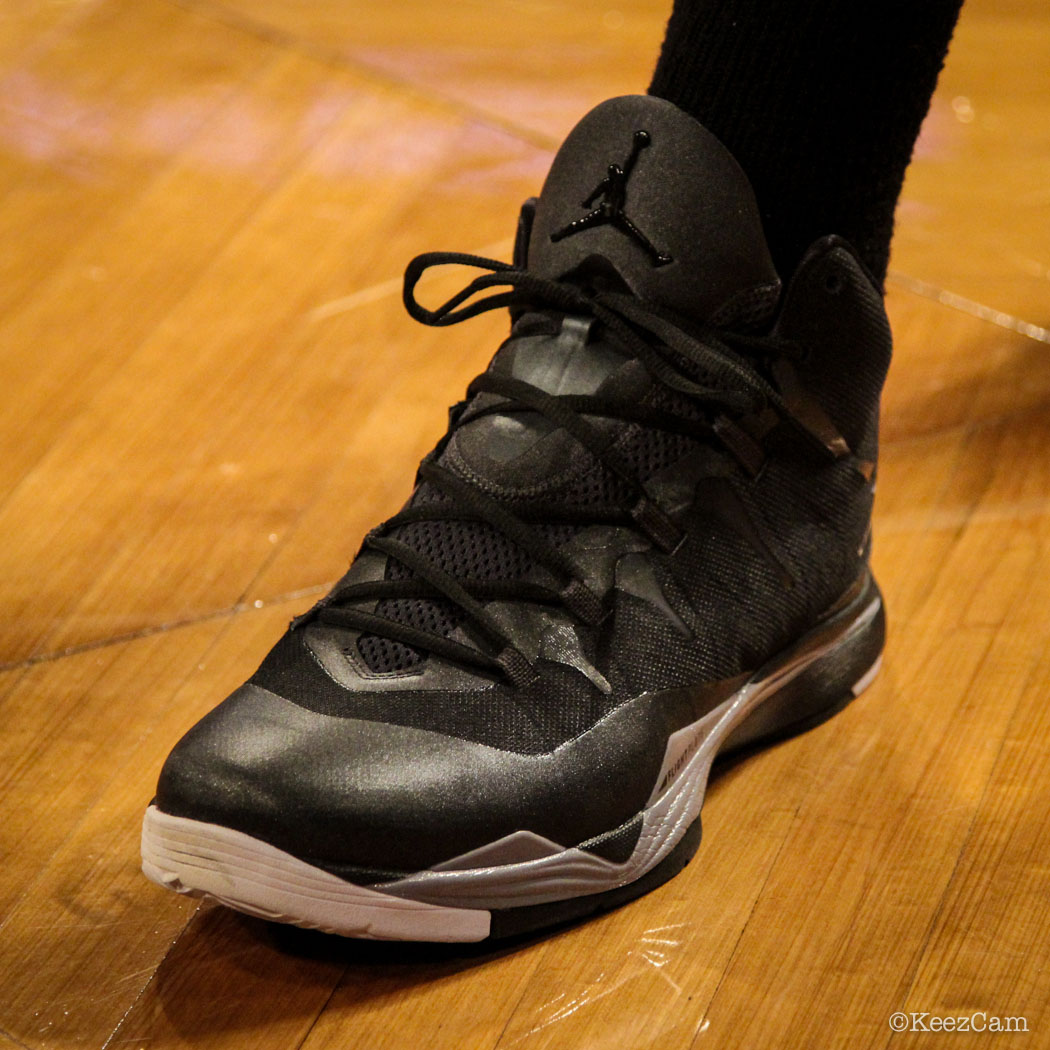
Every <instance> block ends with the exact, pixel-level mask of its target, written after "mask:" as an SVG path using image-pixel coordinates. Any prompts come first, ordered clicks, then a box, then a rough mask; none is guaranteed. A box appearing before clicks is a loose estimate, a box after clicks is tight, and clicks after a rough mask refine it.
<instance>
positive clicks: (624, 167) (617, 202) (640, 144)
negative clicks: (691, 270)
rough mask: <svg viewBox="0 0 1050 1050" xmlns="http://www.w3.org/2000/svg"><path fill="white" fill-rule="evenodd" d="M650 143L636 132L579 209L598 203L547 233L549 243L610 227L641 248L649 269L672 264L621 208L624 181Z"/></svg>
mask: <svg viewBox="0 0 1050 1050" xmlns="http://www.w3.org/2000/svg"><path fill="white" fill-rule="evenodd" d="M651 142H652V139H651V138H650V137H649V132H648V131H636V132H635V133H634V143H633V145H632V146H631V155H630V156H629V157H628V158H627V160H625V161H624V162H623V164H610V165H609V168H608V171H607V173H606V176H605V178H604V179H602V181H601V182H599V183H598V185H597V186H595V187H594V190H593V191H592V192H591V194H590V196H588V197H587V199H586V200H585V201H583V203H582V204H581V205H580V207H581V208H590V207H591V206H592V205H594V202H595V201H598V204H597V205H596V206H595V207H594V208H593V209H592V210H591V211H589V212H588V213H587V214H586V215H584V216H583V218H582V219H573V221H572V222H570V223H569V224H568V225H567V226H563V227H562V228H561V229H560V230H555V232H554V233H552V234H551V240H552V241H560V240H564V239H565V238H566V237H571V236H573V234H576V233H581V232H582V231H583V230H589V229H592V228H593V227H595V226H614V227H615V228H616V229H618V230H620V231H622V232H623V233H626V234H627V236H628V237H630V238H631V239H632V240H633V241H635V242H636V243H637V244H639V245H641V246H642V248H644V249H645V252H646V254H647V255H648V256H649V258H650V259H651V260H652V263H653V266H666V265H667V263H669V262H673V261H674V260H673V259H672V258H671V256H670V255H668V254H667V252H662V251H660V249H659V248H657V247H656V245H655V244H653V242H652V241H650V240H649V238H648V237H646V235H645V234H644V233H642V231H641V230H640V229H638V227H637V226H635V224H634V223H633V222H631V220H630V219H629V218H628V217H627V215H626V213H625V212H624V205H625V204H626V203H627V180H628V179H629V178H630V177H631V172H632V171H633V170H634V165H635V164H636V162H637V161H638V155H639V154H640V153H641V152H642V150H643V149H646V148H648V146H649V145H650V144H651Z"/></svg>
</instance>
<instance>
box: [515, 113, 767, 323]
mask: <svg viewBox="0 0 1050 1050" xmlns="http://www.w3.org/2000/svg"><path fill="white" fill-rule="evenodd" d="M596 263H597V264H598V265H600V266H602V267H607V266H609V265H611V266H612V267H613V268H614V269H615V270H616V272H617V273H618V274H619V276H620V278H621V279H622V280H623V281H624V283H626V284H627V286H628V287H629V288H630V289H631V291H632V292H633V293H634V294H635V295H637V296H638V298H639V299H642V300H643V301H646V302H649V303H653V304H657V305H661V306H665V307H669V308H671V309H672V310H675V311H678V312H679V313H682V314H685V315H687V316H691V317H695V318H698V319H701V320H708V319H711V318H712V317H717V319H718V320H720V321H723V322H726V323H732V322H733V321H735V320H737V319H739V318H742V317H743V318H749V317H750V318H754V316H755V315H756V313H757V314H762V313H766V312H769V311H770V310H771V309H772V307H773V305H774V304H775V302H776V299H777V296H778V293H779V280H778V278H777V274H776V270H775V269H774V268H773V261H772V259H771V257H770V254H769V249H768V248H767V246H766V241H765V236H764V234H763V232H762V220H761V218H760V216H759V211H758V205H757V204H756V202H755V196H754V193H753V191H752V189H751V185H750V183H749V182H748V180H747V176H746V175H745V174H744V172H743V171H742V170H741V168H740V166H739V165H738V164H737V162H736V161H735V160H734V159H733V157H732V155H731V154H730V153H729V151H728V150H727V149H726V148H725V147H724V146H723V145H722V143H721V142H719V141H718V139H717V138H715V136H714V135H712V134H711V133H710V132H709V131H707V129H706V128H704V127H702V126H701V125H700V124H699V123H697V121H696V120H694V119H693V118H692V117H690V116H689V115H688V114H687V113H684V112H683V111H682V110H680V109H679V108H678V107H677V106H675V105H673V104H672V103H670V102H667V101H665V100H664V99H660V98H655V97H654V96H651V95H628V96H624V97H622V98H614V99H610V100H609V101H607V102H603V103H602V104H601V105H600V106H598V107H597V108H596V109H594V110H592V111H591V112H590V113H589V114H588V115H587V116H585V117H584V118H583V120H581V121H580V123H579V124H577V125H576V127H575V128H574V129H573V131H572V132H571V133H570V134H569V137H568V138H567V139H566V140H565V142H564V144H563V145H562V147H561V149H560V150H559V151H558V153H557V156H555V158H554V163H553V165H552V167H551V170H550V174H549V175H548V176H547V181H546V182H545V183H544V186H543V192H542V194H541V195H540V198H539V202H538V204H537V208H536V215H535V219H534V222H533V226H532V233H531V236H530V238H529V247H528V268H529V269H530V270H531V271H533V272H534V273H537V274H539V275H540V276H542V277H547V278H552V279H560V278H563V277H565V276H567V275H569V274H571V273H572V272H573V271H577V270H582V271H584V272H586V270H587V269H588V268H589V267H591V266H594V265H595V264H596Z"/></svg>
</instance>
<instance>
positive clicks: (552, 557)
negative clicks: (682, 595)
mask: <svg viewBox="0 0 1050 1050" xmlns="http://www.w3.org/2000/svg"><path fill="white" fill-rule="evenodd" d="M450 263H454V264H459V265H465V266H472V267H477V268H481V269H484V270H486V271H487V272H486V273H483V274H482V275H481V276H479V277H477V278H475V279H474V280H473V281H471V282H470V284H468V285H467V286H466V287H465V288H463V289H462V290H461V291H459V292H458V293H457V294H455V295H454V296H452V298H450V299H449V300H448V301H447V302H445V303H443V304H442V305H441V306H439V307H437V309H434V310H428V309H426V308H425V307H423V306H422V305H421V304H420V303H419V302H418V300H417V299H416V297H415V288H416V285H417V284H418V282H419V279H420V277H421V276H422V275H423V273H424V271H425V270H427V268H428V267H431V266H441V265H446V264H450ZM494 287H505V288H507V289H508V290H506V291H501V292H496V293H493V294H489V295H485V296H481V297H477V296H478V293H480V292H483V291H485V290H486V289H490V288H494ZM404 302H405V307H406V309H407V310H408V312H409V314H411V316H412V317H414V318H415V319H416V320H417V321H420V322H422V323H423V324H426V325H433V326H445V325H452V324H456V323H457V322H459V321H463V320H466V319H467V318H469V317H474V316H476V315H478V314H480V313H483V312H485V311H487V310H494V309H499V308H502V307H509V308H510V309H511V311H512V313H515V312H517V314H518V316H520V315H521V314H522V313H523V312H524V311H525V310H526V309H527V310H546V311H553V312H554V313H555V314H559V313H560V314H563V315H569V316H581V315H582V316H584V317H589V318H593V319H594V321H596V322H598V323H600V324H601V325H602V326H603V327H604V331H605V333H606V334H607V336H610V337H612V338H613V339H614V340H615V341H617V342H619V343H620V344H622V346H623V347H624V348H625V349H626V350H627V351H628V352H629V353H630V354H631V355H633V356H634V357H636V358H637V359H638V360H639V361H640V362H641V363H642V364H643V365H644V367H645V368H646V370H647V371H648V372H649V373H650V375H651V376H652V377H653V378H654V379H656V380H657V381H659V382H660V383H663V384H664V385H666V386H667V387H670V388H671V389H672V390H675V391H677V392H679V393H680V394H685V395H687V396H688V397H689V398H690V399H691V400H693V401H694V402H697V403H699V404H700V405H701V406H702V407H703V409H704V412H703V414H702V417H701V418H700V419H699V420H698V419H696V418H692V417H690V418H686V417H685V416H682V415H678V414H675V413H672V412H667V411H662V410H661V411H658V410H656V409H652V408H648V407H646V406H644V405H639V404H637V403H625V402H624V401H621V400H616V399H613V398H608V397H603V396H601V395H554V394H549V393H547V392H546V391H544V390H541V389H539V388H538V387H535V386H532V385H531V384H529V383H526V382H523V381H522V380H519V379H514V378H510V377H507V376H499V375H494V374H492V373H483V374H482V375H480V376H479V377H478V378H476V379H475V380H474V381H473V382H472V383H471V384H470V387H469V388H468V390H467V398H466V400H465V401H464V402H462V403H461V406H459V409H458V411H455V412H454V413H453V418H452V422H451V424H450V427H449V431H448V433H447V434H446V435H445V437H444V438H443V439H442V442H441V443H440V444H439V445H438V448H437V449H436V450H435V451H434V452H432V453H431V454H430V455H428V456H427V457H426V458H425V459H424V460H423V462H422V464H421V465H420V468H419V473H418V476H417V483H418V482H425V483H426V484H427V485H429V486H431V487H432V488H433V489H434V490H435V491H436V492H437V493H439V494H440V495H441V497H443V498H441V499H438V500H431V501H427V502H424V503H421V504H419V505H413V506H409V507H408V508H406V509H405V510H403V511H401V512H400V513H399V514H396V515H394V517H392V518H390V519H388V520H387V521H386V522H384V523H383V524H382V525H380V526H379V527H378V528H376V529H374V530H373V531H372V532H370V533H369V534H368V536H367V537H366V538H365V540H364V543H363V544H362V551H364V550H366V549H370V550H374V551H378V552H380V553H381V554H384V555H386V556H387V558H390V559H394V560H396V561H397V562H400V563H401V565H402V566H403V567H404V568H405V569H407V570H408V572H409V573H410V575H409V576H408V578H405V579H382V580H374V581H369V582H364V583H354V584H344V585H341V586H339V587H337V588H336V589H335V590H333V591H332V593H331V594H329V595H328V596H327V597H326V598H325V599H323V600H322V601H321V602H320V603H319V604H318V605H317V606H315V607H314V609H313V610H311V612H310V613H308V614H307V615H306V616H305V617H303V618H301V620H300V621H297V626H298V625H300V624H302V623H305V622H310V621H311V620H314V619H316V620H318V621H320V622H322V623H326V624H331V625H333V626H339V627H345V628H350V629H353V630H357V631H361V632H364V633H367V634H374V635H379V636H381V637H386V638H388V639H392V640H394V641H398V642H401V643H402V644H404V645H406V646H409V647H411V648H414V649H417V650H421V651H423V652H429V653H431V654H433V655H435V656H438V657H441V658H443V659H446V660H449V661H451V662H453V663H456V664H459V665H461V666H465V667H468V668H471V669H474V670H477V671H480V672H482V673H484V674H489V675H493V676H495V677H498V678H503V679H506V680H508V681H510V682H511V683H513V684H515V685H522V684H525V683H526V682H528V681H530V680H531V679H532V678H533V677H534V672H533V669H532V667H531V665H530V663H529V661H528V659H527V658H526V657H525V656H524V655H523V654H522V652H521V651H520V650H519V649H518V648H517V647H516V646H515V644H514V640H513V638H512V637H511V635H510V633H509V632H508V630H507V629H506V627H505V626H503V625H502V624H501V623H500V622H499V620H498V619H497V618H496V617H495V616H493V615H492V613H491V612H490V611H489V610H488V609H487V608H486V603H487V602H492V601H515V602H529V603H536V604H540V605H546V606H555V607H560V608H562V609H564V610H566V611H567V612H568V613H569V614H570V615H571V616H572V617H573V618H575V619H577V620H578V621H580V622H582V623H584V624H587V625H590V626H595V625H597V624H598V623H600V622H601V620H602V619H603V618H604V616H605V614H606V608H605V605H604V603H603V601H602V599H601V598H599V596H598V595H596V594H595V593H594V592H593V591H592V590H591V588H590V587H589V586H588V584H587V582H586V580H585V578H584V574H583V572H582V570H581V568H580V567H579V566H578V565H577V564H576V563H575V562H574V561H573V559H572V558H571V557H569V555H568V554H566V553H565V552H564V551H563V550H561V549H560V548H559V547H557V546H555V545H554V544H553V543H552V542H550V541H549V540H548V539H547V538H546V537H545V536H544V534H543V533H542V531H541V530H539V529H537V528H536V525H537V524H544V525H553V524H570V525H574V526H579V527H583V526H586V525H598V524H604V525H610V524H611V525H619V526H627V527H631V528H633V529H635V530H637V531H638V532H640V533H642V534H643V535H644V536H645V537H646V538H647V539H648V540H649V541H650V542H651V543H652V544H653V545H654V546H656V547H658V548H659V549H661V550H662V551H665V552H670V551H673V550H674V549H675V547H677V545H678V543H679V542H680V541H681V538H682V533H681V530H680V529H679V526H678V525H677V524H676V522H675V521H674V520H672V518H671V517H669V516H668V515H667V514H666V513H665V511H664V510H663V509H662V508H661V507H660V506H659V505H658V504H657V503H656V502H655V501H654V500H653V499H652V498H651V497H650V495H649V494H648V492H647V491H646V488H645V486H644V484H643V483H642V481H641V480H640V479H639V477H638V475H637V472H636V471H635V469H634V468H633V467H632V466H631V465H630V464H629V463H628V462H627V460H626V459H625V458H624V457H623V456H622V455H621V454H620V453H619V452H618V451H617V450H616V448H614V447H613V445H614V443H615V440H616V437H617V436H618V435H613V436H612V437H610V435H609V434H608V433H607V432H606V431H605V430H603V429H600V428H599V427H597V426H595V425H594V423H592V422H591V418H593V419H607V420H617V421H621V422H625V423H637V424H641V425H642V426H644V427H650V428H652V429H655V430H663V431H667V432H670V433H675V434H684V435H686V436H688V437H690V438H693V439H695V440H699V441H708V442H711V441H713V442H716V443H718V444H719V445H720V447H722V448H724V449H725V450H726V451H727V452H728V453H730V454H731V455H733V456H734V457H735V458H736V459H737V460H738V461H739V462H740V463H741V464H742V465H743V467H744V468H745V469H748V470H752V471H754V470H757V469H758V468H759V467H760V465H761V460H762V457H763V453H762V450H761V447H760V446H759V445H758V444H757V442H756V441H755V440H754V439H753V438H752V437H751V436H749V435H748V434H747V433H746V431H744V430H743V429H741V428H740V427H738V426H737V425H736V424H735V423H734V422H733V419H734V418H739V417H741V416H743V415H745V414H750V415H753V414H756V413H759V412H761V411H763V410H764V411H766V413H767V415H768V413H769V412H770V411H771V412H772V413H775V417H776V418H778V419H782V420H785V421H787V422H788V423H790V424H791V425H792V426H793V427H794V429H795V430H796V431H797V432H798V433H799V434H800V435H801V436H802V437H803V439H804V440H805V441H806V442H807V443H809V444H810V445H811V446H812V447H813V448H814V449H815V450H817V452H818V453H819V454H820V455H823V456H829V455H830V456H836V455H839V454H841V450H840V449H839V448H838V447H837V446H836V440H835V439H836V435H835V434H834V433H833V432H831V431H829V428H828V426H827V421H826V419H825V418H822V417H820V416H819V414H818V415H816V416H814V413H813V412H809V413H808V415H809V417H810V418H808V419H807V418H805V417H806V415H807V413H806V412H802V413H800V412H799V411H798V404H797V403H794V402H793V403H792V404H790V405H789V404H788V403H787V402H786V401H785V399H784V397H783V396H782V395H781V394H780V393H778V391H777V390H776V389H775V388H774V387H773V386H772V385H771V384H770V383H769V382H767V381H766V380H765V379H764V378H763V377H762V376H761V375H760V374H759V373H758V371H757V370H755V369H753V368H749V367H748V366H747V365H746V364H744V363H743V362H742V360H741V357H740V356H739V354H738V353H734V352H733V351H734V350H736V351H742V352H744V353H745V354H747V353H751V354H756V353H757V354H761V355H764V356H766V357H768V358H769V359H772V360H779V361H784V360H790V359H791V358H792V357H793V356H796V355H797V354H798V348H797V347H796V346H794V344H791V343H788V342H785V341H783V340H779V339H777V338H775V337H772V336H761V337H759V336H746V335H743V334H740V333H735V332H729V331H724V330H718V329H714V328H709V329H704V330H703V332H702V333H701V334H700V335H697V334H695V333H694V334H690V333H689V332H687V331H686V330H684V329H683V327H681V326H680V324H678V323H676V320H677V319H672V318H671V317H669V316H665V315H663V314H660V313H657V312H656V311H655V310H653V309H651V308H649V307H647V306H645V305H643V304H642V303H640V302H639V301H638V300H637V299H635V298H633V297H631V296H630V295H627V294H624V293H621V292H618V291H608V290H606V291H602V290H595V289H590V288H583V287H578V286H576V285H574V284H568V283H565V282H560V281H552V280H547V279H545V278H541V277H538V276H536V275H535V274H533V273H530V272H529V271H528V270H525V269H522V268H520V267H516V266H512V265H510V264H508V263H504V262H499V261H498V260H494V259H485V258H482V257H479V256H474V255H464V254H460V253H456V252H428V253H425V254H423V255H420V256H417V257H416V258H415V259H413V260H412V262H411V263H409V265H408V267H407V269H406V271H405V284H404ZM479 394H485V395H489V397H488V398H484V399H482V400H481V401H480V402H477V401H474V402H472V399H474V398H475V395H479ZM514 412H532V413H538V414H539V415H541V416H543V417H545V418H546V419H547V420H549V421H550V422H551V423H552V424H554V426H555V427H557V428H560V429H562V430H564V431H565V432H567V433H568V434H570V435H571V436H572V437H573V438H574V439H575V440H576V441H577V442H578V443H579V444H580V445H581V446H582V447H583V448H585V449H586V450H587V452H588V453H590V455H592V456H593V457H594V458H595V459H596V460H597V461H598V462H599V463H600V464H601V465H602V466H603V467H604V468H605V470H607V471H609V472H610V473H611V474H612V475H614V476H615V477H616V478H617V479H618V481H619V482H620V483H621V486H622V490H623V491H624V492H625V493H626V497H625V498H624V499H623V500H622V501H621V502H619V503H605V504H598V503H593V502H588V503H586V504H582V505H571V504H567V503H565V502H562V501H558V502H554V501H549V502H543V501H532V502H530V503H529V504H528V506H527V508H521V507H515V508H514V509H513V510H511V509H510V508H509V507H508V506H507V505H505V504H504V503H501V502H500V501H499V500H497V499H495V498H493V497H492V496H490V495H488V494H487V493H485V492H483V491H482V490H481V489H479V488H478V487H477V486H475V485H473V484H471V483H470V482H469V481H467V480H465V479H464V478H462V477H460V476H459V475H457V474H454V473H452V472H451V471H449V470H447V469H446V468H445V467H443V466H441V465H440V463H439V462H438V458H439V455H440V452H441V450H442V449H443V448H444V447H445V445H446V444H447V442H448V440H449V438H450V437H451V435H452V433H453V432H454V430H455V429H456V427H457V426H458V425H461V424H463V423H465V422H468V421H473V420H476V419H478V418H480V417H481V416H484V415H489V414H494V413H501V414H507V413H514ZM588 417H590V418H588ZM838 440H839V441H841V439H838ZM420 521H475V522H484V523H487V524H488V525H489V526H491V527H493V528H495V529H497V530H498V531H499V532H501V533H502V534H503V535H504V536H506V537H507V538H508V539H510V540H511V541H512V542H513V543H515V544H517V545H518V546H519V547H520V548H521V549H522V550H523V551H525V552H526V553H527V554H528V555H529V556H530V557H531V558H532V560H533V561H534V563H535V564H536V565H538V566H541V567H542V568H543V569H545V570H547V572H548V573H549V574H550V577H551V579H552V580H553V581H555V582H554V583H553V584H551V585H546V584H542V583H537V582H532V581H529V580H523V579H520V578H519V579H508V580H487V579H486V580H481V579H460V578H456V577H455V576H453V575H451V574H450V573H448V572H446V571H444V570H443V569H442V568H441V567H440V566H438V565H437V564H435V563H434V561H432V560H431V559H430V558H428V557H427V556H425V555H424V554H422V553H420V552H419V551H418V550H416V549H415V548H413V547H412V546H410V545H408V544H406V543H404V542H402V541H401V540H398V539H396V538H394V537H393V536H392V535H390V534H391V533H392V532H394V531H395V530H396V529H397V528H398V527H399V526H403V525H407V524H410V523H413V522H420ZM402 598H412V599H444V600H447V601H448V602H451V603H452V604H453V605H454V606H456V607H457V608H458V609H459V611H460V612H461V613H462V628H463V630H464V631H465V633H466V634H467V635H468V637H469V638H470V640H471V641H472V642H474V645H467V644H464V643H462V642H459V641H456V640H455V639H453V638H449V637H446V636H443V635H439V634H436V633H433V632H430V631H425V630H421V629H418V628H415V627H412V626H410V625H408V624H405V623H400V622H398V621H396V620H392V619H389V618H388V617H385V616H380V615H377V614H376V613H375V612H369V611H368V610H367V609H364V608H361V607H360V606H361V605H364V604H371V603H377V602H381V601H383V600H385V599H402Z"/></svg>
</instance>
